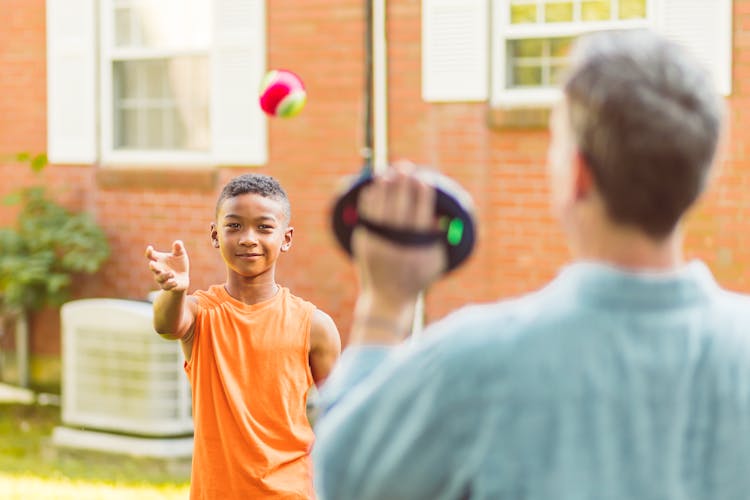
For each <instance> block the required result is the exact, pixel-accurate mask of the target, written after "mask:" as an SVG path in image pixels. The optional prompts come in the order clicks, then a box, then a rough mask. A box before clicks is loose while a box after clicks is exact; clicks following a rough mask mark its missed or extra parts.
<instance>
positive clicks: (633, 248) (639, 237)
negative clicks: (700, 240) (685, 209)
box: [571, 219, 684, 271]
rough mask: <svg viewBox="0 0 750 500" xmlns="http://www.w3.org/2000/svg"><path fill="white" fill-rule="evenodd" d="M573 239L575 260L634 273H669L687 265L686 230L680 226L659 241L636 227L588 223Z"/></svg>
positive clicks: (588, 221)
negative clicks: (684, 254) (604, 263)
mask: <svg viewBox="0 0 750 500" xmlns="http://www.w3.org/2000/svg"><path fill="white" fill-rule="evenodd" d="M586 222H587V224H586V225H581V229H580V230H579V231H578V233H577V234H576V235H575V236H574V237H573V238H571V240H572V241H571V249H572V253H573V258H574V259H576V260H593V261H599V262H606V263H609V264H612V265H614V266H617V267H620V268H623V269H629V270H633V271H669V270H673V269H676V268H678V267H680V266H682V265H683V263H684V257H683V254H682V231H681V230H680V228H679V227H678V228H677V229H675V230H674V231H673V232H672V233H670V234H669V235H668V236H666V237H665V238H662V239H659V240H655V239H653V238H651V237H649V236H647V235H646V234H645V233H643V232H642V231H639V230H637V229H635V228H632V227H625V226H618V225H613V224H611V223H609V222H607V221H602V220H599V221H597V220H591V219H589V220H587V221H586Z"/></svg>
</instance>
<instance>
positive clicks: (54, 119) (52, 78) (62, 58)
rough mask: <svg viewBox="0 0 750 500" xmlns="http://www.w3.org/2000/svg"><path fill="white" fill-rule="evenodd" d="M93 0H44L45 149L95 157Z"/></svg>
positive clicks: (57, 159) (56, 155)
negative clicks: (45, 13) (45, 34)
mask: <svg viewBox="0 0 750 500" xmlns="http://www.w3.org/2000/svg"><path fill="white" fill-rule="evenodd" d="M94 22H95V21H94V0H47V155H48V157H49V161H50V163H58V164H60V163H75V164H86V163H94V162H95V161H96V104H97V100H96V99H97V97H96V96H97V93H96V59H95V54H96V40H95V36H94V34H95V25H94Z"/></svg>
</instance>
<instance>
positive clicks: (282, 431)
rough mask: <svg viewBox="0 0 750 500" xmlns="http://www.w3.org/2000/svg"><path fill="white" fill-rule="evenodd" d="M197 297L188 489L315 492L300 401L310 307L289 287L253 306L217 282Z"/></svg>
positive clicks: (194, 493)
mask: <svg viewBox="0 0 750 500" xmlns="http://www.w3.org/2000/svg"><path fill="white" fill-rule="evenodd" d="M194 296H195V297H196V298H197V300H198V304H199V306H200V307H199V313H198V315H197V317H196V322H195V332H194V337H193V348H192V353H191V358H190V362H188V363H186V364H185V371H186V372H187V375H188V378H189V379H190V384H191V386H192V398H193V419H194V422H195V444H194V450H193V465H192V474H191V485H190V498H191V499H212V500H213V499H217V500H219V499H220V500H228V499H243V500H244V499H254V498H260V499H310V498H314V493H313V487H312V459H311V458H310V450H311V447H312V443H313V439H314V437H313V431H312V428H311V427H310V424H309V422H308V420H307V414H306V401H307V391H308V389H309V388H310V387H311V386H312V383H313V379H312V373H311V372H310V366H309V361H308V353H309V349H310V325H311V321H312V314H313V312H314V310H315V306H314V305H312V304H311V303H309V302H306V301H304V300H302V299H300V298H298V297H295V296H294V295H292V294H291V293H290V292H289V290H288V289H286V288H281V290H279V292H278V293H277V294H276V295H275V296H274V297H273V298H271V299H269V300H267V301H264V302H261V303H258V304H253V305H247V304H245V303H243V302H240V301H238V300H236V299H234V298H233V297H232V296H230V295H229V294H228V293H227V292H226V290H225V289H224V286H223V285H215V286H212V287H210V288H209V290H208V291H206V292H203V291H200V292H197V293H195V295H194Z"/></svg>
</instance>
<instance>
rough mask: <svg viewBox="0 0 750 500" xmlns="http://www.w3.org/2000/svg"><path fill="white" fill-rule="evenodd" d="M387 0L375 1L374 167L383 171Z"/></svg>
mask: <svg viewBox="0 0 750 500" xmlns="http://www.w3.org/2000/svg"><path fill="white" fill-rule="evenodd" d="M386 37H387V33H386V0H373V4H372V49H373V50H372V68H373V69H372V72H373V102H372V106H373V127H374V129H375V134H374V150H373V158H372V159H373V168H374V171H375V172H382V171H383V170H384V169H385V168H386V167H387V166H388V53H387V52H388V48H387V45H386Z"/></svg>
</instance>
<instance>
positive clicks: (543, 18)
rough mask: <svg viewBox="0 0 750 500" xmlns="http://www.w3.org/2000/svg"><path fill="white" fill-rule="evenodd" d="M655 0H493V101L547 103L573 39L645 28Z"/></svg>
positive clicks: (506, 104)
mask: <svg viewBox="0 0 750 500" xmlns="http://www.w3.org/2000/svg"><path fill="white" fill-rule="evenodd" d="M653 3H654V0H495V2H494V4H493V14H494V19H493V21H494V25H493V26H494V27H495V29H493V37H494V39H493V44H492V54H493V86H492V101H493V104H495V105H499V106H504V107H513V106H529V105H531V106H533V105H548V104H550V103H551V102H552V101H554V99H556V97H557V95H558V92H559V91H558V90H557V84H558V83H559V80H560V75H561V74H562V71H563V70H564V69H565V67H566V66H567V64H568V52H569V49H570V46H571V43H572V41H573V39H574V38H575V37H576V36H578V35H580V34H582V33H586V32H590V31H596V30H609V29H632V28H647V27H651V26H653V24H654V22H653V19H654V8H653Z"/></svg>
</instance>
